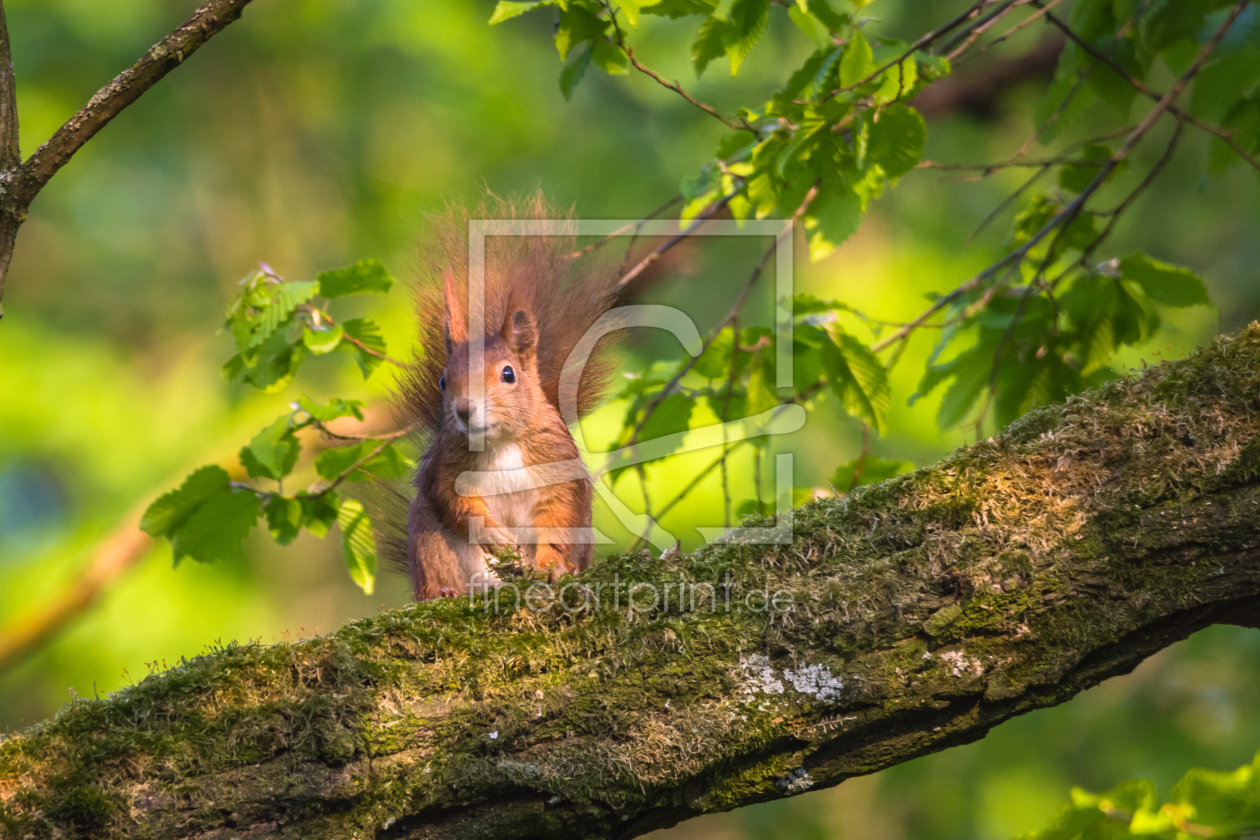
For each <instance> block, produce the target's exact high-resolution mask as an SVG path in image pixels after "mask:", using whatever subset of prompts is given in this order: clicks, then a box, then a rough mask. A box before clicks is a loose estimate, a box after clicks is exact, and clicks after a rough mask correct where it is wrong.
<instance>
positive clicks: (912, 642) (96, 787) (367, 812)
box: [0, 325, 1260, 840]
mask: <svg viewBox="0 0 1260 840" xmlns="http://www.w3.org/2000/svg"><path fill="white" fill-rule="evenodd" d="M1258 409H1260V327H1258V326H1256V325H1253V326H1252V327H1250V328H1248V329H1247V330H1245V331H1244V332H1243V333H1241V334H1239V335H1237V336H1234V337H1232V338H1227V339H1218V340H1217V341H1216V342H1214V343H1213V344H1212V345H1210V346H1208V347H1206V348H1204V349H1202V350H1200V351H1199V352H1197V353H1195V354H1194V355H1192V356H1190V357H1189V358H1187V359H1184V360H1181V361H1177V362H1170V363H1164V364H1160V365H1159V366H1157V367H1153V368H1150V369H1147V370H1144V371H1142V372H1140V373H1139V374H1137V375H1136V376H1134V377H1132V378H1129V379H1125V380H1120V381H1116V382H1113V383H1109V384H1108V385H1105V386H1103V387H1101V388H1099V389H1096V390H1094V391H1091V392H1088V393H1086V394H1084V395H1081V396H1079V397H1074V398H1072V399H1069V400H1068V401H1067V402H1066V403H1065V404H1063V405H1056V406H1046V407H1043V408H1039V409H1036V410H1034V411H1033V412H1030V413H1029V414H1028V415H1026V416H1025V417H1024V418H1022V419H1021V420H1019V421H1018V422H1016V423H1015V424H1013V425H1012V426H1011V427H1010V428H1009V429H1007V430H1006V431H1004V432H1003V433H1002V434H1000V435H996V436H995V437H994V438H992V439H990V440H988V441H984V442H982V443H979V444H977V445H975V446H972V447H969V448H966V449H963V450H960V451H958V452H956V453H954V454H953V455H952V456H951V457H949V458H947V459H945V460H944V461H942V462H941V463H939V464H937V465H935V466H932V467H928V468H925V469H921V470H918V471H916V472H913V473H910V474H908V475H905V476H901V477H899V478H896V479H893V480H891V481H888V482H884V483H882V484H878V485H872V486H870V487H867V488H862V489H861V490H859V491H856V492H854V493H852V494H849V495H847V496H844V497H841V498H837V499H824V500H820V501H818V502H814V503H811V504H809V505H807V506H805V507H803V508H800V509H798V510H797V511H796V512H795V517H794V524H793V540H792V542H791V544H790V545H787V546H764V545H763V546H758V545H711V546H708V547H705V548H703V549H701V550H699V551H697V552H695V553H693V554H691V555H689V556H684V557H677V558H671V559H663V558H660V557H653V556H652V555H650V554H649V553H646V552H644V553H640V554H628V555H616V556H612V557H608V558H605V559H603V560H601V561H599V562H598V563H596V564H595V566H594V567H593V568H592V569H591V570H590V571H589V572H587V573H586V574H585V575H583V576H582V577H581V578H579V579H577V580H576V581H574V582H572V585H570V586H569V587H568V588H567V589H566V590H565V596H566V598H567V599H568V600H565V601H550V602H548V603H547V605H545V607H544V608H530V606H529V605H528V603H529V599H528V598H527V599H525V601H524V602H523V603H519V604H518V603H516V600H515V599H514V598H509V597H505V593H503V592H500V593H498V595H497V599H498V602H497V608H496V595H489V596H479V597H477V598H474V599H471V600H469V599H459V600H454V599H448V600H442V601H436V602H429V603H425V604H418V605H413V606H410V607H407V608H404V609H401V610H396V611H390V612H386V613H383V614H381V615H379V616H376V617H374V618H371V619H365V620H362V621H358V622H355V623H353V624H351V625H348V626H347V627H344V628H342V629H341V630H339V631H338V632H336V633H333V634H331V635H329V636H325V637H321V638H316V639H309V640H305V641H301V642H297V643H292V644H280V645H271V646H263V645H255V644H251V645H229V646H227V647H224V648H220V649H216V650H213V651H211V652H210V653H207V654H206V655H203V656H199V657H196V658H194V659H191V660H187V661H184V662H181V663H180V664H179V665H177V666H176V667H174V668H172V669H170V670H168V671H165V672H163V673H160V674H154V675H153V676H150V677H149V678H147V679H145V680H143V681H142V682H140V683H139V684H137V685H134V686H131V687H128V688H126V689H123V690H121V691H119V692H116V693H115V694H114V695H112V696H111V697H109V698H106V699H102V700H89V699H81V700H77V701H75V702H74V703H72V704H70V705H69V706H67V707H66V708H64V709H63V710H62V711H61V712H60V713H58V715H57V716H56V717H55V718H54V719H53V720H51V721H48V722H45V723H43V724H40V725H38V726H36V727H33V728H32V729H30V730H27V731H25V732H22V733H18V734H15V735H13V736H10V737H8V738H7V739H5V740H3V741H0V826H3V827H4V830H5V832H6V834H7V835H8V836H13V837H68V836H100V837H132V836H134V837H152V838H175V837H192V836H199V837H222V838H228V837H241V838H244V837H261V836H294V837H296V836H303V837H329V838H334V837H336V838H340V837H345V838H351V837H368V836H380V837H416V838H441V837H487V838H489V837H494V838H525V837H543V836H546V837H549V838H552V839H553V840H554V839H555V838H570V837H572V838H579V837H631V836H635V835H637V834H640V833H643V832H646V831H649V830H652V829H654V828H658V827H662V826H666V825H670V824H672V823H674V822H677V821H679V820H682V819H686V818H688V817H691V816H695V815H698V814H702V813H708V812H713V811H721V810H726V809H730V808H735V807H738V806H741V805H745V804H749V803H753V802H758V801H764V800H767V799H772V798H777V797H782V796H794V795H799V794H801V793H804V792H806V791H808V790H812V789H818V788H822V787H827V786H829V785H834V784H837V783H838V782H840V781H842V780H843V779H845V778H848V777H851V776H854V775H859V774H863V773H870V772H874V771H876V770H879V769H882V768H884V767H888V766H891V765H893V764H896V763H898V762H901V761H905V760H908V759H910V758H913V757H916V756H919V755H923V754H925V753H928V752H932V751H935V750H939V749H943V748H946V747H949V746H952V745H955V744H960V743H965V742H967V741H971V740H975V739H977V738H980V737H982V736H983V735H984V733H985V732H987V731H988V729H989V728H991V727H992V726H994V725H996V724H998V723H1000V722H1002V721H1003V720H1006V719H1008V718H1010V717H1012V716H1014V715H1018V714H1021V713H1023V712H1025V711H1028V710H1031V709H1035V708H1039V707H1042V706H1046V705H1051V704H1054V703H1058V702H1062V701H1063V700H1066V699H1068V698H1069V697H1071V696H1072V695H1074V694H1075V693H1076V692H1078V691H1080V690H1082V689H1083V688H1086V687H1088V686H1091V685H1093V684H1095V683H1097V682H1099V681H1100V680H1102V679H1105V678H1106V677H1108V676H1110V675H1113V674H1116V673H1120V672H1123V671H1126V670H1128V669H1131V668H1132V667H1133V666H1134V665H1136V664H1137V663H1138V662H1139V661H1141V659H1142V658H1144V657H1145V656H1147V655H1149V654H1150V653H1152V652H1154V651H1156V650H1158V649H1160V648H1162V647H1164V646H1166V645H1168V644H1170V643H1171V642H1173V641H1176V640H1177V639H1180V638H1183V637H1184V636H1186V635H1188V634H1189V633H1191V632H1193V631H1194V630H1196V629H1198V628H1200V627H1203V626H1206V625H1208V624H1211V623H1213V622H1218V621H1230V622H1239V623H1254V620H1255V616H1256V615H1257V611H1256V604H1257V598H1258V597H1260V528H1258V527H1257V526H1258V525H1260V487H1257V485H1256V479H1257V475H1260V434H1258V432H1260V410H1258ZM643 584H651V585H653V586H655V587H656V588H657V589H656V592H657V593H659V592H660V591H661V590H662V589H664V587H665V586H666V585H668V586H669V591H671V592H673V593H676V594H677V593H691V594H693V595H697V596H698V597H696V598H695V599H694V603H693V602H692V600H691V599H690V598H688V597H675V598H671V599H669V600H668V602H667V603H662V602H661V600H660V599H659V598H657V599H655V600H656V603H655V604H654V605H651V604H649V603H647V599H646V598H645V597H644V594H645V592H647V590H645V589H644V588H643V587H642V585H643ZM636 585H640V586H639V588H638V589H637V590H636V589H635V587H636ZM689 587H691V588H690V589H689ZM636 592H637V596H638V597H637V600H636ZM751 593H764V594H763V595H761V596H757V597H752V598H751V600H750V595H751ZM596 594H598V599H596V597H595V596H596ZM776 596H777V598H778V601H777V606H772V607H771V608H768V609H762V608H757V607H758V605H759V604H760V603H762V602H763V601H764V600H765V599H766V598H767V597H768V598H769V599H770V600H771V601H773V600H774V599H775V598H776ZM583 598H585V599H588V600H589V601H590V602H591V604H594V602H595V601H596V600H598V608H595V607H593V606H592V607H591V608H588V609H577V608H576V606H577V605H578V603H579V602H580V601H582V599H583ZM534 606H535V607H538V606H540V603H539V601H538V600H537V599H536V600H535V601H534Z"/></svg>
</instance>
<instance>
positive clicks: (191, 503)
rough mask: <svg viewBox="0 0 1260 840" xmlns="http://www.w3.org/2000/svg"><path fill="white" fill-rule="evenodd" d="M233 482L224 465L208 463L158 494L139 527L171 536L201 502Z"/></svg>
mask: <svg viewBox="0 0 1260 840" xmlns="http://www.w3.org/2000/svg"><path fill="white" fill-rule="evenodd" d="M230 483H231V479H230V478H229V477H228V474H227V470H225V469H223V467H217V466H208V467H201V468H200V469H198V470H196V471H194V472H193V473H192V474H191V475H189V476H188V478H186V479H184V483H183V484H181V485H180V486H179V489H177V490H171V491H170V492H169V493H164V494H162V495H161V496H159V497H158V498H157V500H156V501H154V502H153V504H151V505H149V507H148V509H147V510H145V512H144V516H143V517H141V519H140V528H141V530H143V531H144V532H145V533H146V534H148V535H149V536H151V537H169V536H171V534H173V533H174V532H175V531H176V530H177V529H178V528H179V527H180V526H181V525H183V524H184V522H185V520H187V519H188V517H189V516H191V515H192V513H193V511H195V510H196V509H197V508H198V507H200V505H201V503H202V502H204V501H205V500H206V499H207V498H209V497H210V496H212V495H214V494H215V493H217V492H219V491H221V490H226V489H227V487H228V485H229V484H230Z"/></svg>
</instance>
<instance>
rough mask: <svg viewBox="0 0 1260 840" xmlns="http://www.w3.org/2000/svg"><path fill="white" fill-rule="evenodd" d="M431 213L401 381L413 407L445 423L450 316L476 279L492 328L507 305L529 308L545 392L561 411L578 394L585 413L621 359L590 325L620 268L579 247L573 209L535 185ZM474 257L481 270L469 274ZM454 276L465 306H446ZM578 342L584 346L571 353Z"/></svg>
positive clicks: (428, 419)
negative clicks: (521, 195)
mask: <svg viewBox="0 0 1260 840" xmlns="http://www.w3.org/2000/svg"><path fill="white" fill-rule="evenodd" d="M431 222H432V224H431V232H430V236H428V237H427V238H426V241H425V244H424V247H423V250H422V255H423V260H422V272H423V276H422V278H421V281H420V283H419V289H418V295H417V316H418V317H417V328H418V332H419V348H418V350H419V353H418V357H417V359H416V361H415V363H414V364H413V365H412V366H411V367H410V369H409V371H408V373H407V375H406V378H405V380H404V381H403V383H402V389H401V390H402V397H403V401H404V408H405V411H406V412H407V414H408V416H409V417H412V418H419V420H420V422H421V425H423V426H425V427H427V428H428V429H429V430H436V429H437V428H438V426H439V425H440V424H441V417H442V407H441V405H442V394H441V391H440V389H439V388H438V384H437V382H438V378H439V376H440V375H441V371H442V369H443V368H444V367H445V365H446V326H445V324H446V320H447V318H448V317H452V316H453V317H457V318H460V319H461V320H462V319H465V318H466V317H467V312H468V303H469V293H470V291H472V292H475V291H476V287H477V286H478V285H480V286H482V287H483V289H484V300H485V308H484V318H483V323H484V332H485V334H487V335H490V334H495V333H497V332H498V331H499V327H500V326H501V325H502V323H503V320H504V318H505V317H506V315H507V314H508V312H507V309H508V307H509V306H512V307H528V308H529V310H530V314H531V315H532V316H533V319H534V322H535V325H536V327H537V331H538V348H537V352H538V373H539V380H540V382H541V385H542V389H543V393H544V394H546V396H547V399H548V401H550V402H551V403H552V404H553V405H556V406H557V407H559V408H560V409H561V411H562V413H564V411H565V409H566V408H567V407H569V406H571V405H573V404H574V402H576V406H577V409H578V412H579V413H582V414H584V413H586V412H587V411H589V410H591V409H592V408H594V407H595V405H596V404H597V403H598V402H599V400H600V398H601V397H602V395H603V392H604V389H605V387H606V385H607V380H608V377H609V375H610V373H611V372H612V370H613V368H614V365H613V363H612V360H611V358H610V357H609V354H608V352H607V346H608V345H609V344H610V341H609V340H608V339H604V340H600V341H594V340H593V339H594V338H595V336H593V335H591V334H589V333H590V329H591V327H592V326H593V325H594V324H595V323H596V322H597V321H598V320H599V319H600V318H601V316H603V315H604V313H606V312H607V311H608V310H609V309H610V308H611V307H612V305H613V303H614V299H615V297H616V293H617V286H616V281H617V270H616V266H615V265H613V264H611V263H609V262H608V261H607V260H606V259H605V258H604V256H603V255H602V254H600V253H599V252H598V251H596V252H594V253H592V254H581V255H579V254H578V253H577V250H576V241H577V237H576V224H575V222H574V219H573V215H572V213H571V212H566V213H562V212H560V211H557V210H555V209H554V208H553V207H551V206H550V205H549V204H548V203H547V201H546V200H545V199H544V198H543V197H542V194H541V193H540V192H535V193H533V194H532V195H530V196H529V197H527V198H525V199H521V200H517V201H508V200H504V199H500V198H498V197H495V196H490V197H489V198H488V199H487V200H485V201H483V202H482V203H481V204H480V205H479V206H477V207H475V208H472V209H448V210H447V212H446V213H444V214H442V215H441V216H438V217H436V218H434V219H432V220H431ZM470 245H471V247H472V249H473V250H472V253H473V256H474V259H473V260H471V261H470ZM470 267H471V268H473V269H477V270H476V271H473V272H471V274H470ZM478 276H479V277H478ZM448 282H449V284H450V285H451V286H452V287H453V290H454V295H453V297H454V298H455V301H456V302H455V305H456V306H459V305H461V304H462V306H463V307H464V311H463V312H458V313H450V312H449V311H448V304H447V302H446V300H445V296H444V291H443V290H444V287H445V286H446V285H447V284H448ZM588 344H589V345H591V346H589V347H587V346H586V345H588ZM579 346H581V347H583V348H584V349H585V350H586V351H587V352H579V353H578V354H574V358H573V359H570V355H571V354H573V351H574V349H575V348H578V347H579ZM566 365H568V366H569V371H570V375H571V376H572V378H573V379H575V380H576V386H577V393H576V395H572V394H570V395H567V397H566V395H563V394H561V385H562V382H563V381H565V380H566V377H565V376H564V375H563V374H564V372H565V367H566ZM574 396H575V397H576V399H575V400H574ZM562 397H566V398H565V399H563V400H562ZM566 403H567V405H566ZM565 419H566V420H568V421H573V420H575V419H576V418H571V417H566V418H565Z"/></svg>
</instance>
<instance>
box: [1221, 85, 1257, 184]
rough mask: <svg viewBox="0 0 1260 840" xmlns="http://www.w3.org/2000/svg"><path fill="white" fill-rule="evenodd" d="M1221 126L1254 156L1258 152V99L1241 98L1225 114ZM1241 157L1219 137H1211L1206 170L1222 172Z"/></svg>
mask: <svg viewBox="0 0 1260 840" xmlns="http://www.w3.org/2000/svg"><path fill="white" fill-rule="evenodd" d="M1221 128H1223V129H1225V130H1226V131H1229V132H1230V133H1231V134H1232V135H1233V140H1234V142H1235V143H1236V144H1237V145H1238V146H1240V147H1241V148H1243V149H1245V150H1246V151H1248V152H1250V153H1251V154H1252V156H1253V157H1254V156H1255V154H1256V153H1257V152H1260V99H1243V100H1241V101H1239V102H1238V104H1236V105H1235V106H1234V107H1233V108H1231V109H1230V112H1229V113H1228V114H1227V115H1226V116H1225V119H1224V121H1222V123H1221ZM1239 160H1241V158H1240V157H1239V156H1238V153H1237V152H1235V151H1234V150H1233V149H1232V148H1230V146H1229V144H1228V143H1226V142H1225V141H1224V140H1222V139H1220V138H1219V137H1213V138H1212V141H1211V144H1210V145H1209V147H1208V170H1209V171H1210V172H1213V173H1221V172H1224V171H1225V170H1226V169H1228V168H1229V167H1231V166H1233V165H1234V164H1236V163H1238V161H1239Z"/></svg>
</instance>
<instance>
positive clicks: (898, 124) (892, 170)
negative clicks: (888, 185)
mask: <svg viewBox="0 0 1260 840" xmlns="http://www.w3.org/2000/svg"><path fill="white" fill-rule="evenodd" d="M926 141H927V126H926V125H925V124H924V122H923V117H921V116H920V115H919V112H918V111H916V110H914V109H913V108H911V107H909V106H908V105H890V106H888V107H887V108H885V109H884V110H883V111H882V112H880V114H879V119H878V121H877V122H876V123H875V124H874V125H872V126H871V136H870V141H869V143H870V150H869V151H868V152H867V157H868V159H869V161H870V163H875V164H879V166H880V167H881V168H882V169H883V170H884V174H885V175H887V176H888V177H889V178H900V177H901V176H902V175H905V174H906V173H907V172H909V171H910V170H911V169H914V167H915V165H916V164H918V162H919V159H920V158H921V157H923V146H924V144H925V143H926Z"/></svg>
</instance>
